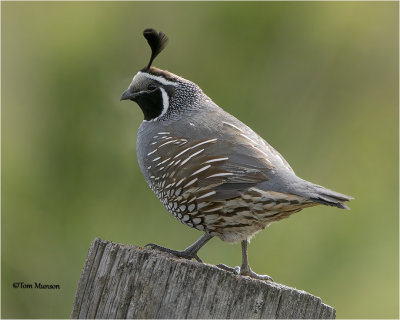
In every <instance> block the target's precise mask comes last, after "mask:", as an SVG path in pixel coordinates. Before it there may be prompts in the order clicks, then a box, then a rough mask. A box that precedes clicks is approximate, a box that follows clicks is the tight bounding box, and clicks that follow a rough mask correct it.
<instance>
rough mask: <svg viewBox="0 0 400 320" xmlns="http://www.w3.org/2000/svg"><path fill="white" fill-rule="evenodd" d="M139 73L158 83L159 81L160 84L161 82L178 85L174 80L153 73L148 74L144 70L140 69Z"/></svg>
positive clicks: (167, 84) (166, 84)
mask: <svg viewBox="0 0 400 320" xmlns="http://www.w3.org/2000/svg"><path fill="white" fill-rule="evenodd" d="M139 74H142V75H143V76H144V77H146V78H149V79H152V80H156V81H158V82H159V83H161V84H163V85H165V86H174V87H176V86H177V85H178V84H177V83H176V82H173V81H168V80H166V79H165V78H163V77H159V76H155V75H152V74H149V73H147V72H146V73H145V72H141V71H140V72H139Z"/></svg>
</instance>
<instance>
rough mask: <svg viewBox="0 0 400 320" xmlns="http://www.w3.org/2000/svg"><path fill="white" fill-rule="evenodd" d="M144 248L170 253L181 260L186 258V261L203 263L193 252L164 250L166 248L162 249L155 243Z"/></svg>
mask: <svg viewBox="0 0 400 320" xmlns="http://www.w3.org/2000/svg"><path fill="white" fill-rule="evenodd" d="M144 247H145V248H150V249H153V250H158V251H161V252H166V253H170V254H173V255H174V256H176V257H179V258H184V259H188V260H192V259H196V260H197V261H198V262H203V261H202V260H201V259H200V258H199V256H198V255H197V254H196V253H194V252H191V251H189V250H184V251H178V250H171V249H168V248H164V247H161V246H159V245H156V244H154V243H148V244H146V245H145V246H144Z"/></svg>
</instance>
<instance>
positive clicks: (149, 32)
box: [143, 29, 168, 70]
mask: <svg viewBox="0 0 400 320" xmlns="http://www.w3.org/2000/svg"><path fill="white" fill-rule="evenodd" d="M143 36H144V37H145V38H146V40H147V42H148V43H149V46H150V48H151V57H150V61H149V64H148V65H147V67H146V68H145V70H148V69H149V68H150V67H151V64H152V63H153V60H154V59H155V57H157V55H158V54H159V53H160V52H161V51H162V50H163V49H164V48H165V46H166V45H167V41H168V37H167V36H166V35H165V33H163V32H159V33H158V32H157V31H156V30H154V29H145V30H144V31H143Z"/></svg>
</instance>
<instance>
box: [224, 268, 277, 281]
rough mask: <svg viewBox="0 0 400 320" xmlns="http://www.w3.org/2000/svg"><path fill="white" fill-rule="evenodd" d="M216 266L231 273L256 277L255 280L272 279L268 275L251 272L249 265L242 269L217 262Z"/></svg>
mask: <svg viewBox="0 0 400 320" xmlns="http://www.w3.org/2000/svg"><path fill="white" fill-rule="evenodd" d="M217 267H218V268H220V269H222V270H225V271H228V272H232V273H233V274H237V275H241V276H246V277H250V278H253V279H257V280H262V281H274V280H273V279H272V278H271V277H270V276H267V275H260V274H257V273H255V272H253V271H252V270H251V269H250V267H249V268H248V269H243V270H241V269H240V267H235V268H231V267H228V266H226V265H224V264H217Z"/></svg>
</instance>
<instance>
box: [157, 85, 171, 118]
mask: <svg viewBox="0 0 400 320" xmlns="http://www.w3.org/2000/svg"><path fill="white" fill-rule="evenodd" d="M159 89H160V90H161V94H162V104H163V110H162V112H161V114H160V115H159V116H158V117H157V118H155V119H154V120H156V119H158V118H160V117H162V116H163V115H164V114H165V113H166V112H167V110H168V107H169V98H168V94H167V91H165V89H164V88H159Z"/></svg>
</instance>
